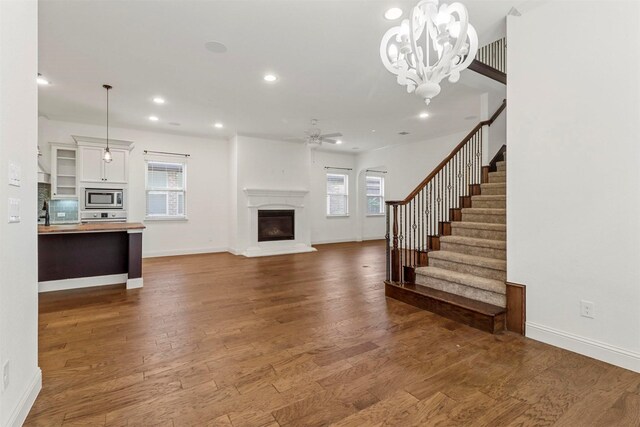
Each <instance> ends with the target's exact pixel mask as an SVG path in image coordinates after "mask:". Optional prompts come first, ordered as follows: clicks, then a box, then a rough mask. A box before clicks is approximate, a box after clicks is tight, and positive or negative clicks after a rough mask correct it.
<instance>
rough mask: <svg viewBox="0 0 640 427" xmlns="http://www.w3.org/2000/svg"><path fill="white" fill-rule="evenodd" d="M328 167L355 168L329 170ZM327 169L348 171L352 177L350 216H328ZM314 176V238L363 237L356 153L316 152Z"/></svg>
mask: <svg viewBox="0 0 640 427" xmlns="http://www.w3.org/2000/svg"><path fill="white" fill-rule="evenodd" d="M325 167H332V168H346V169H351V170H341V169H334V170H327V169H325ZM327 172H337V173H345V174H347V175H348V176H349V216H346V217H342V216H340V217H327ZM310 179H311V184H310V190H311V193H310V197H311V199H310V201H309V206H310V208H311V241H312V242H313V243H330V242H353V241H355V240H359V239H360V236H359V233H358V211H357V199H358V182H357V172H356V156H355V155H353V154H342V153H334V152H327V151H317V150H315V151H312V153H311V165H310Z"/></svg>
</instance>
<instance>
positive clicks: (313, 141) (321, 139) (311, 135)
mask: <svg viewBox="0 0 640 427" xmlns="http://www.w3.org/2000/svg"><path fill="white" fill-rule="evenodd" d="M305 135H306V138H305V139H304V141H305V142H306V143H307V144H309V145H318V146H319V145H322V144H323V143H325V142H326V143H327V144H340V143H341V142H340V140H338V139H336V138H339V137H341V136H342V134H341V133H340V132H335V133H325V134H323V133H322V131H321V130H320V128H319V127H318V119H311V127H310V128H309V129H308V130H307V131H305Z"/></svg>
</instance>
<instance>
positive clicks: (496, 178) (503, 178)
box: [489, 173, 507, 183]
mask: <svg viewBox="0 0 640 427" xmlns="http://www.w3.org/2000/svg"><path fill="white" fill-rule="evenodd" d="M489 182H490V183H495V182H507V177H506V176H503V175H497V174H492V173H490V174H489Z"/></svg>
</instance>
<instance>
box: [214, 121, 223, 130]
mask: <svg viewBox="0 0 640 427" xmlns="http://www.w3.org/2000/svg"><path fill="white" fill-rule="evenodd" d="M213 127H215V128H217V129H222V128H223V127H224V125H223V124H222V123H220V122H218V123H216V124H214V125H213Z"/></svg>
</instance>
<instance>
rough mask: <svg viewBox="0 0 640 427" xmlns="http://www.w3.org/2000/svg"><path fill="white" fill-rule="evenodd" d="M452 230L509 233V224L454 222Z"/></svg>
mask: <svg viewBox="0 0 640 427" xmlns="http://www.w3.org/2000/svg"><path fill="white" fill-rule="evenodd" d="M451 227H452V228H476V229H480V230H491V231H507V224H492V223H488V222H470V221H453V222H452V223H451Z"/></svg>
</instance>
